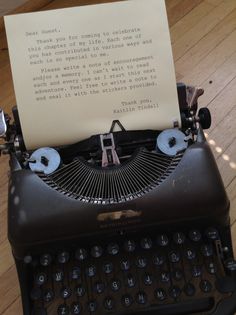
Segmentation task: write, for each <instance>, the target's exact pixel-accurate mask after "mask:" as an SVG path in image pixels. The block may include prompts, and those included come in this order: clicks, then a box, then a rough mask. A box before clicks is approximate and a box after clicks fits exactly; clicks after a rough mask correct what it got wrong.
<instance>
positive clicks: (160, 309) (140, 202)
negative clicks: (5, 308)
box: [0, 84, 236, 315]
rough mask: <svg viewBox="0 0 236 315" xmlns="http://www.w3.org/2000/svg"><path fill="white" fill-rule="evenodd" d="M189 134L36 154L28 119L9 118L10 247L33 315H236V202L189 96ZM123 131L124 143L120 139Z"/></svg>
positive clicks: (182, 96) (133, 136)
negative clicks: (28, 142)
mask: <svg viewBox="0 0 236 315" xmlns="http://www.w3.org/2000/svg"><path fill="white" fill-rule="evenodd" d="M177 89H178V96H179V106H180V112H181V117H182V128H181V129H178V128H174V129H167V130H142V131H141V130H137V131H127V130H125V128H124V126H122V124H121V123H120V122H119V121H114V122H113V124H112V126H111V130H110V131H109V132H108V133H107V134H103V135H94V136H91V138H89V139H87V140H84V141H81V142H79V143H75V144H73V145H69V146H63V147H55V148H38V149H37V150H35V151H34V152H30V151H26V149H25V146H24V141H23V138H22V132H21V127H20V121H19V117H18V112H17V108H13V116H14V122H13V123H10V119H9V116H8V115H7V114H4V113H3V112H2V111H1V115H0V118H1V119H0V134H1V137H2V138H4V139H5V142H4V144H2V145H1V147H0V148H1V152H2V153H9V154H10V170H11V172H10V178H9V204H8V236H9V241H10V243H11V246H12V251H13V255H14V259H15V262H16V267H17V271H18V276H19V282H20V287H21V295H22V302H23V312H24V315H69V314H71V315H75V314H81V315H92V314H94V315H96V314H97V315H106V314H107V315H108V314H109V315H128V314H130V315H131V314H134V315H172V314H173V315H176V314H205V315H208V314H215V315H230V314H233V313H234V311H235V310H236V261H235V260H234V258H233V252H232V244H231V234H230V218H229V200H228V198H227V196H226V193H225V189H224V186H223V183H222V180H221V177H220V174H219V171H218V169H217V166H216V163H215V160H214V158H213V155H212V153H211V151H210V148H209V146H208V144H207V142H206V139H205V137H204V133H203V129H206V128H209V126H210V124H211V118H210V113H209V111H208V110H207V109H206V108H201V109H200V110H199V111H198V109H197V98H198V96H199V95H201V94H202V93H203V91H202V90H201V89H197V88H194V87H189V86H185V85H184V84H178V86H177ZM116 124H118V125H119V126H120V129H121V130H120V131H116V132H114V126H115V125H116Z"/></svg>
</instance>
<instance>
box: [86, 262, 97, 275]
mask: <svg viewBox="0 0 236 315" xmlns="http://www.w3.org/2000/svg"><path fill="white" fill-rule="evenodd" d="M85 272H86V275H87V276H88V277H90V278H91V277H94V276H95V275H96V267H95V266H94V265H90V266H88V267H87V268H86V269H85Z"/></svg>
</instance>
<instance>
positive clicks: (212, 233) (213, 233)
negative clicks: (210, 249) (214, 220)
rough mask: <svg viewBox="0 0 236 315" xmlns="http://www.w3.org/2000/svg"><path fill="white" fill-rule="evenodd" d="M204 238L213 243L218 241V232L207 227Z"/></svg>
mask: <svg viewBox="0 0 236 315" xmlns="http://www.w3.org/2000/svg"><path fill="white" fill-rule="evenodd" d="M206 236H207V238H208V239H209V240H212V241H215V240H217V239H219V232H218V230H217V229H216V228H214V227H209V228H208V229H207V230H206Z"/></svg>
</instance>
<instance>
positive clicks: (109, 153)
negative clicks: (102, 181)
mask: <svg viewBox="0 0 236 315" xmlns="http://www.w3.org/2000/svg"><path fill="white" fill-rule="evenodd" d="M100 141H101V148H102V167H106V166H109V165H119V164H120V160H119V158H118V155H117V153H116V150H115V142H114V137H113V134H112V133H108V134H105V135H100Z"/></svg>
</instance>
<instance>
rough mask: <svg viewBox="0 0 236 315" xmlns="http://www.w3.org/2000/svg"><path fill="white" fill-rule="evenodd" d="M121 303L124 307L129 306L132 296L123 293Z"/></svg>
mask: <svg viewBox="0 0 236 315" xmlns="http://www.w3.org/2000/svg"><path fill="white" fill-rule="evenodd" d="M121 303H122V304H123V305H124V306H125V307H130V305H132V303H133V298H132V296H131V295H129V294H126V295H123V296H122V298H121Z"/></svg>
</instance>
